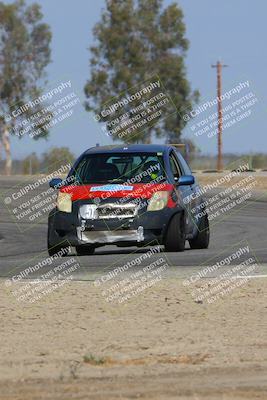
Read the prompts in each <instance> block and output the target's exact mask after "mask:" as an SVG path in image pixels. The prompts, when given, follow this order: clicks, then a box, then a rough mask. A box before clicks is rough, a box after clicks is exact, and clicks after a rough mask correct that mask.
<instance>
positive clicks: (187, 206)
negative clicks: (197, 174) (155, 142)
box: [169, 151, 194, 234]
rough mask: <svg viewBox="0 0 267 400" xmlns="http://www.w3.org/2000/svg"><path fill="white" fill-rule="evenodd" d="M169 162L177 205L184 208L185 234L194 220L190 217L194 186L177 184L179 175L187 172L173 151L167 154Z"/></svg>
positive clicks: (191, 226)
mask: <svg viewBox="0 0 267 400" xmlns="http://www.w3.org/2000/svg"><path fill="white" fill-rule="evenodd" d="M169 163H170V169H171V173H172V175H173V180H174V185H175V193H176V201H177V205H178V206H182V208H184V210H185V231H186V234H190V233H192V232H193V229H194V222H193V220H192V218H191V206H192V200H191V194H192V192H193V191H194V188H193V185H188V186H179V184H178V180H179V178H180V176H182V175H188V174H186V173H185V171H184V169H183V168H182V165H181V163H180V162H179V160H178V158H177V157H176V155H175V153H174V151H171V153H170V155H169ZM190 175H191V174H190Z"/></svg>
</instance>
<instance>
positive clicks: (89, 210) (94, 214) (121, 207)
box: [79, 203, 138, 219]
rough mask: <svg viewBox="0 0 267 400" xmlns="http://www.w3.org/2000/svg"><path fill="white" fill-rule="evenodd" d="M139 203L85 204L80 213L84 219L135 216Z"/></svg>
mask: <svg viewBox="0 0 267 400" xmlns="http://www.w3.org/2000/svg"><path fill="white" fill-rule="evenodd" d="M137 212H138V205H137V204H135V203H127V204H114V203H106V204H100V205H98V206H97V205H94V204H84V205H82V206H81V207H80V210H79V213H80V216H81V217H82V218H83V219H111V218H118V219H120V218H133V217H135V216H136V215H137Z"/></svg>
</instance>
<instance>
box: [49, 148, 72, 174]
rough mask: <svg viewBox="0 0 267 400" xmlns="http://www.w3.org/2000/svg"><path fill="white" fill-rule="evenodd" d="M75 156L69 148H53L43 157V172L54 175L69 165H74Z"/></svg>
mask: <svg viewBox="0 0 267 400" xmlns="http://www.w3.org/2000/svg"><path fill="white" fill-rule="evenodd" d="M74 158H75V157H74V154H73V153H72V152H71V151H70V150H69V149H68V147H53V148H52V149H50V150H49V151H48V152H47V153H44V154H43V157H42V171H43V172H47V173H52V172H54V171H56V170H57V169H59V168H60V167H61V166H65V165H67V164H68V163H70V164H72V163H73V161H74Z"/></svg>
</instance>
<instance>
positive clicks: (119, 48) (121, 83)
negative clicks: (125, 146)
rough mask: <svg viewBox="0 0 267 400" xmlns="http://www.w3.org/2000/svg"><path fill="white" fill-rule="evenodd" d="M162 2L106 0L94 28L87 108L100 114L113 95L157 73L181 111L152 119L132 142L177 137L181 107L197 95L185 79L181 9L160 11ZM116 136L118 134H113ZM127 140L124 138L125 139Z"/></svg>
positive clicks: (185, 45)
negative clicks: (153, 121)
mask: <svg viewBox="0 0 267 400" xmlns="http://www.w3.org/2000/svg"><path fill="white" fill-rule="evenodd" d="M162 3H163V1H162V0H106V9H105V10H104V11H103V13H102V17H101V21H100V22H99V23H98V24H96V26H95V28H94V37H95V41H96V45H95V46H93V47H91V49H90V50H91V54H92V57H91V59H90V67H91V75H90V78H89V80H88V81H87V83H86V85H85V89H84V90H85V95H86V98H87V100H86V109H87V111H93V112H95V113H96V114H100V112H101V110H103V108H104V106H105V104H106V103H107V102H108V101H110V100H111V98H114V97H117V96H119V95H120V94H121V92H122V91H125V93H126V94H127V93H129V94H130V88H132V87H135V86H138V85H139V87H140V85H141V84H143V82H145V81H147V80H148V79H149V78H150V77H151V76H159V78H160V80H161V82H162V83H163V85H164V87H165V89H166V91H167V93H168V95H169V96H170V97H171V98H172V100H173V102H174V104H175V106H176V109H177V110H178V111H179V112H175V113H172V115H170V116H168V117H167V118H165V119H162V118H158V120H156V123H155V124H154V125H153V126H151V127H149V128H147V129H146V131H145V132H143V133H142V134H139V135H136V136H134V138H133V140H132V141H135V142H140V141H142V142H147V143H150V142H151V140H152V135H153V134H155V135H156V136H157V137H164V138H165V139H166V141H173V142H174V141H177V140H179V137H180V135H181V131H182V129H183V128H184V126H185V124H186V121H184V120H183V118H182V116H181V115H182V113H181V111H182V110H184V109H187V110H191V109H192V106H193V104H194V102H195V101H197V99H198V96H199V94H198V92H197V91H195V92H193V93H192V91H191V89H190V85H189V82H188V80H187V78H186V70H185V64H184V58H185V55H186V51H187V50H188V46H189V43H188V40H187V39H186V37H185V24H184V22H183V12H182V10H181V8H180V7H179V6H178V5H177V4H171V5H170V6H168V7H167V8H165V9H163V6H162ZM113 139H116V136H115V137H113ZM126 139H127V138H126ZM127 140H128V139H127Z"/></svg>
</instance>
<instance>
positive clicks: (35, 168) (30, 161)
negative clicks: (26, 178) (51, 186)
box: [22, 153, 40, 175]
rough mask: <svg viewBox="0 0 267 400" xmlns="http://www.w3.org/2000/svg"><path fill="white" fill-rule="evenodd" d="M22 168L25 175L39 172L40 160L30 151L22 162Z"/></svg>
mask: <svg viewBox="0 0 267 400" xmlns="http://www.w3.org/2000/svg"><path fill="white" fill-rule="evenodd" d="M22 170H23V174H25V175H34V174H38V173H39V172H40V161H39V159H38V157H37V155H36V153H32V154H30V155H29V156H27V157H26V158H24V160H23V162H22Z"/></svg>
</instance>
